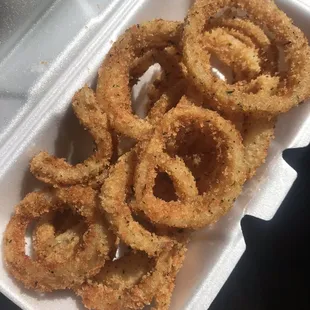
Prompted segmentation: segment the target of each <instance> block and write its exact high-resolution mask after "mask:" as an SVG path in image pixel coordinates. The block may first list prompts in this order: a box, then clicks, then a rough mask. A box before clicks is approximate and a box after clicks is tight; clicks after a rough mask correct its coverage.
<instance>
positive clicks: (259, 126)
mask: <svg viewBox="0 0 310 310" xmlns="http://www.w3.org/2000/svg"><path fill="white" fill-rule="evenodd" d="M275 122H276V120H275V119H271V120H268V119H255V118H253V117H246V118H245V120H244V123H243V128H242V137H243V145H244V161H245V166H246V170H247V172H246V173H247V178H248V179H250V178H252V177H253V176H254V175H255V173H256V170H257V168H258V167H260V166H261V165H262V164H263V163H264V162H265V159H266V156H267V152H268V148H269V145H270V143H271V141H272V139H273V138H274V127H275Z"/></svg>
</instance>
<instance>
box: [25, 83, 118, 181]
mask: <svg viewBox="0 0 310 310" xmlns="http://www.w3.org/2000/svg"><path fill="white" fill-rule="evenodd" d="M72 106H73V109H74V112H75V114H76V115H77V117H78V118H79V120H80V122H81V124H82V125H83V126H85V127H86V128H87V129H88V130H89V132H90V133H91V135H92V136H93V138H94V140H95V143H96V145H97V150H96V151H95V153H94V154H93V155H92V156H91V157H89V158H88V159H86V160H85V161H84V162H83V163H80V164H77V165H75V166H73V165H70V164H69V163H67V162H66V161H65V160H64V159H61V158H56V157H54V156H52V155H50V154H48V153H46V152H40V153H39V154H38V155H36V156H35V157H34V158H33V159H32V161H31V163H30V170H31V172H32V173H33V174H34V175H35V176H36V178H38V179H39V180H41V181H43V182H45V183H47V184H51V185H53V186H61V185H74V184H80V183H84V184H92V183H96V180H97V179H98V180H99V183H100V182H101V179H102V177H101V175H104V172H105V170H106V168H107V166H108V165H109V161H110V159H111V156H112V151H113V150H112V138H111V134H110V131H109V129H108V120H107V116H106V114H105V113H103V112H102V111H101V110H100V109H99V107H98V104H97V101H96V98H95V95H94V92H93V90H91V89H90V88H89V87H87V86H84V87H83V88H82V89H81V90H79V91H78V92H77V93H76V94H75V96H74V98H73V101H72Z"/></svg>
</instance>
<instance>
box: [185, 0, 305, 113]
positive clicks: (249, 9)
mask: <svg viewBox="0 0 310 310" xmlns="http://www.w3.org/2000/svg"><path fill="white" fill-rule="evenodd" d="M227 6H228V7H229V6H233V7H237V8H240V9H243V10H245V11H246V13H247V14H248V16H250V18H252V20H254V21H255V23H256V24H258V25H260V26H262V27H264V26H267V27H268V30H269V31H270V32H272V33H273V34H274V39H273V41H274V42H275V44H278V45H281V46H283V50H284V57H285V62H286V63H287V65H288V70H287V72H286V74H285V76H284V80H283V81H282V83H280V85H279V87H278V88H277V91H276V92H275V94H273V95H271V96H270V95H267V94H266V93H265V92H262V93H259V94H258V93H257V94H256V93H246V92H244V91H243V89H239V88H238V87H234V86H233V85H228V84H227V83H226V82H224V81H221V80H219V79H216V78H215V77H213V75H212V73H211V70H210V69H211V67H210V62H209V59H210V55H208V54H206V53H205V51H204V49H203V46H201V42H202V41H203V40H202V39H201V38H202V36H203V34H204V32H205V26H206V23H207V21H208V20H209V19H210V18H211V17H213V16H214V15H215V14H216V13H217V12H218V11H219V10H220V9H221V8H224V7H227ZM183 54H184V63H185V65H186V67H187V70H188V73H189V76H190V77H191V79H192V80H193V82H194V84H195V85H196V86H197V87H198V88H199V89H201V91H202V92H203V93H212V94H213V96H214V98H215V99H216V100H217V108H218V109H220V110H224V111H227V112H229V113H236V112H239V111H243V112H247V113H255V116H257V117H262V116H264V117H265V116H266V115H267V116H268V117H269V116H275V115H278V114H280V113H284V112H287V111H288V110H290V109H291V108H292V107H294V106H296V105H297V104H298V103H299V102H301V101H302V100H304V99H306V98H307V97H308V96H309V94H310V88H309V83H310V76H309V71H310V56H309V55H310V51H309V46H308V42H307V39H306V37H305V35H304V34H303V33H302V32H301V31H300V30H299V29H298V28H297V27H295V26H294V25H292V23H291V20H290V19H289V18H288V17H287V16H286V15H285V13H283V12H282V11H280V10H279V9H278V7H277V6H276V5H275V4H274V2H273V1H264V2H261V1H256V0H255V1H249V0H242V1H239V0H238V1H237V0H219V1H216V2H214V1H210V0H197V1H196V2H195V3H194V5H193V6H192V7H191V9H190V10H189V13H188V15H187V17H186V20H185V25H184V32H183Z"/></svg>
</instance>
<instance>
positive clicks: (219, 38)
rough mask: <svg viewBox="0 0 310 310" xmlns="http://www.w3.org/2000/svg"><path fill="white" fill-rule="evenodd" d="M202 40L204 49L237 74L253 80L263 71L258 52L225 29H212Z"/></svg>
mask: <svg viewBox="0 0 310 310" xmlns="http://www.w3.org/2000/svg"><path fill="white" fill-rule="evenodd" d="M202 40H203V41H202V42H201V44H202V45H203V46H204V48H205V49H207V50H208V51H209V52H210V53H214V54H216V56H217V57H218V59H219V60H220V61H222V62H223V63H224V64H226V65H228V66H230V67H231V69H232V70H233V72H234V73H235V74H238V73H239V72H241V73H242V75H246V76H247V77H248V78H250V79H251V78H253V77H255V76H257V75H258V74H259V72H260V71H261V68H260V60H259V57H258V52H257V50H256V49H253V48H250V47H248V46H247V45H246V44H244V43H243V42H242V41H240V40H238V39H236V38H235V37H234V36H233V35H231V34H229V33H227V31H225V30H224V29H221V28H215V29H212V30H211V31H210V32H206V33H205V34H204V35H203V39H202ZM239 74H240V73H239Z"/></svg>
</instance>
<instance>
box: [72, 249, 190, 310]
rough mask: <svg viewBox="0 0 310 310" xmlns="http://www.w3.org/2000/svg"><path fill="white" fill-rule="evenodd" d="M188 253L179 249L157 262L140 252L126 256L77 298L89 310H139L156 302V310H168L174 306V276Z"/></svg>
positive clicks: (97, 278)
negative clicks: (172, 298) (168, 303)
mask: <svg viewBox="0 0 310 310" xmlns="http://www.w3.org/2000/svg"><path fill="white" fill-rule="evenodd" d="M184 252H185V251H184V250H183V249H180V246H175V247H174V248H173V249H172V250H170V251H168V252H163V253H161V254H160V255H159V257H158V258H156V259H154V258H153V259H149V258H148V257H147V256H146V255H144V254H143V253H139V252H138V253H130V254H129V255H125V256H123V257H122V258H120V259H118V260H115V261H113V262H108V263H107V264H106V266H105V267H104V268H103V269H102V271H101V272H100V274H99V275H98V276H97V277H95V279H94V280H93V281H91V282H89V283H87V284H85V285H83V286H82V287H81V288H80V289H78V290H77V295H79V296H81V297H82V300H83V303H84V305H85V306H86V307H87V308H88V309H96V310H101V309H102V310H109V309H111V310H112V309H113V310H137V309H143V308H144V306H145V305H149V304H151V302H152V300H153V299H155V305H156V308H155V309H167V308H166V307H165V306H167V305H165V302H170V298H169V296H170V288H171V286H173V283H171V282H172V281H173V280H174V277H170V275H171V274H173V275H175V273H176V272H177V270H179V268H180V266H181V265H182V263H183V259H184ZM152 265H153V267H152ZM157 301H158V303H157ZM157 305H158V306H159V305H160V306H162V307H163V308H161V307H158V306H157Z"/></svg>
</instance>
